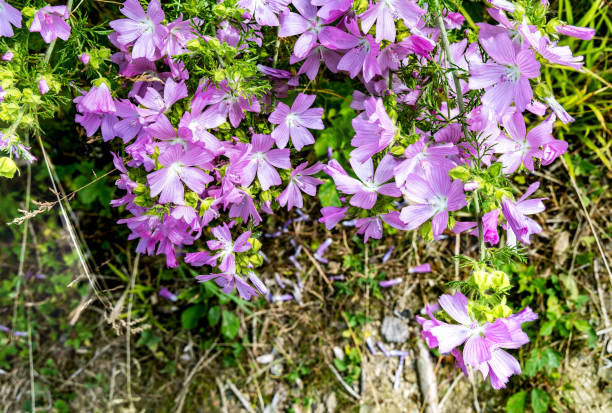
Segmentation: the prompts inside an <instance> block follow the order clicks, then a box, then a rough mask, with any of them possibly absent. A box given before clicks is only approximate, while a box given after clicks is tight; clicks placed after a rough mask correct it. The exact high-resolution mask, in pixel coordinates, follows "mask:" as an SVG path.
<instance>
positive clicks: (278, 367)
mask: <svg viewBox="0 0 612 413" xmlns="http://www.w3.org/2000/svg"><path fill="white" fill-rule="evenodd" d="M270 374H272V375H273V376H280V375H281V374H283V365H282V364H281V363H274V364H273V365H272V367H270Z"/></svg>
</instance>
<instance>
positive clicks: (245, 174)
mask: <svg viewBox="0 0 612 413" xmlns="http://www.w3.org/2000/svg"><path fill="white" fill-rule="evenodd" d="M272 146H274V140H273V139H272V137H270V135H261V134H253V146H252V147H251V149H250V152H248V153H247V154H246V156H247V163H246V165H244V166H243V167H242V168H241V174H242V185H243V186H249V185H250V184H251V182H253V179H255V175H257V179H258V180H259V183H260V185H261V188H262V189H263V190H264V191H267V190H268V189H270V187H271V186H274V185H280V184H281V183H282V181H281V178H280V175H279V174H278V172H277V171H276V168H281V169H291V161H290V160H289V155H290V152H289V149H272Z"/></svg>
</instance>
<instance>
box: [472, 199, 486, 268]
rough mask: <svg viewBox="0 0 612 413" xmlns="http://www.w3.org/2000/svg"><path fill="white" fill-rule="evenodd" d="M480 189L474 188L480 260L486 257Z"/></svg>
mask: <svg viewBox="0 0 612 413" xmlns="http://www.w3.org/2000/svg"><path fill="white" fill-rule="evenodd" d="M479 196H480V195H479V194H478V189H475V190H474V209H475V210H476V222H477V223H478V246H479V250H480V260H481V261H482V260H484V259H485V251H486V247H485V243H484V232H483V230H482V216H481V214H480V199H479Z"/></svg>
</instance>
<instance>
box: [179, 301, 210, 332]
mask: <svg viewBox="0 0 612 413" xmlns="http://www.w3.org/2000/svg"><path fill="white" fill-rule="evenodd" d="M202 317H204V306H203V305H202V304H197V305H192V306H191V307H188V308H187V309H185V311H183V314H181V325H182V326H183V328H184V329H185V330H191V329H192V328H195V327H196V326H197V325H198V321H200V319H201V318H202Z"/></svg>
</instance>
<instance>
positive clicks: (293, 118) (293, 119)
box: [285, 113, 298, 128]
mask: <svg viewBox="0 0 612 413" xmlns="http://www.w3.org/2000/svg"><path fill="white" fill-rule="evenodd" d="M297 122H298V116H297V114H295V113H290V114H288V115H287V117H286V118H285V124H286V125H287V126H289V127H290V128H292V127H294V126H296V125H297Z"/></svg>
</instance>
